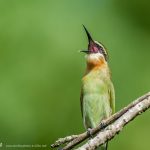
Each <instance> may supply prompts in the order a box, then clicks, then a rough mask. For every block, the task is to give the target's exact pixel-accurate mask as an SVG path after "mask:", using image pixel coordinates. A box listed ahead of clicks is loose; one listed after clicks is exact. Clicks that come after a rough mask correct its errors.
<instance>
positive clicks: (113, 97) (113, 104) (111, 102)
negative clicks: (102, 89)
mask: <svg viewBox="0 0 150 150" xmlns="http://www.w3.org/2000/svg"><path fill="white" fill-rule="evenodd" d="M110 107H111V109H112V114H114V113H115V90H114V86H113V83H112V82H111V84H110Z"/></svg>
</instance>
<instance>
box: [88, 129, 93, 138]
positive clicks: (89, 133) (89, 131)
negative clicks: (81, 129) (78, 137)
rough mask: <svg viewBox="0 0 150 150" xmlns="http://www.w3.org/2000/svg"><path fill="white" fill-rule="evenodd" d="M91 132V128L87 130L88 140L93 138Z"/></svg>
mask: <svg viewBox="0 0 150 150" xmlns="http://www.w3.org/2000/svg"><path fill="white" fill-rule="evenodd" d="M91 130H92V129H91V128H88V129H87V134H88V135H89V136H90V138H93V134H92V132H91Z"/></svg>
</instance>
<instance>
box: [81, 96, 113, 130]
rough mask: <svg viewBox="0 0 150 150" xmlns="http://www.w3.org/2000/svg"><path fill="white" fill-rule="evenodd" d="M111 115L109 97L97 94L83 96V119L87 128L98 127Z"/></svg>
mask: <svg viewBox="0 0 150 150" xmlns="http://www.w3.org/2000/svg"><path fill="white" fill-rule="evenodd" d="M110 115H111V108H110V103H109V96H108V95H107V94H104V95H100V94H96V93H93V94H92V93H90V94H85V95H84V96H83V119H84V125H85V127H86V128H93V127H96V126H97V125H98V124H99V123H100V122H101V120H103V119H105V118H107V117H109V116H110Z"/></svg>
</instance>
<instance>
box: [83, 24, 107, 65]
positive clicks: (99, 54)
mask: <svg viewBox="0 0 150 150" xmlns="http://www.w3.org/2000/svg"><path fill="white" fill-rule="evenodd" d="M83 27H84V29H85V32H86V34H87V37H88V42H89V43H88V49H87V50H81V52H84V53H86V54H87V55H86V58H87V61H88V62H90V63H98V62H99V61H104V62H107V57H108V55H107V52H106V49H105V47H104V46H103V45H102V44H101V43H99V42H97V41H94V40H93V39H92V37H91V35H90V33H89V32H88V30H87V29H86V28H85V26H84V25H83Z"/></svg>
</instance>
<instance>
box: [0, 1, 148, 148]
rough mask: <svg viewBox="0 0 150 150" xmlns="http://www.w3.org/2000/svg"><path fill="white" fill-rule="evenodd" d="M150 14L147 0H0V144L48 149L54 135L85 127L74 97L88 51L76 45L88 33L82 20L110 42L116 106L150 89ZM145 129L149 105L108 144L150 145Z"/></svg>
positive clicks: (82, 43)
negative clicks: (85, 53) (85, 51)
mask: <svg viewBox="0 0 150 150" xmlns="http://www.w3.org/2000/svg"><path fill="white" fill-rule="evenodd" d="M149 16H150V1H148V0H142V1H141V0H137V1H134V0H126V1H120V0H111V1H106V0H93V1H91V0H82V1H81V0H75V1H73V0H62V1H58V0H22V1H20V0H13V1H11V0H7V1H6V0H0V143H1V142H2V143H3V147H2V149H5V145H6V144H47V148H45V149H50V144H51V143H52V142H54V141H55V140H56V139H57V138H58V137H63V136H66V135H70V134H77V133H80V132H83V131H84V128H83V124H82V118H81V113H80V102H79V97H80V85H81V78H82V75H83V73H84V70H85V59H84V54H81V53H79V52H78V51H79V50H81V49H85V48H87V38H86V34H85V32H84V30H83V27H82V24H84V25H85V26H86V27H87V29H88V30H89V31H90V33H91V34H92V36H93V38H94V39H96V40H98V41H101V42H102V43H103V44H104V45H105V46H106V47H107V49H108V52H109V65H110V67H111V71H112V79H113V82H114V86H115V91H116V109H117V110H119V109H121V108H122V107H123V106H125V105H127V104H128V103H129V102H131V101H132V100H134V99H135V98H137V97H138V96H141V95H142V94H144V93H146V92H148V91H150V19H149ZM149 132H150V112H149V111H148V112H146V113H144V114H143V115H142V116H140V117H138V118H137V119H136V120H135V121H133V122H132V123H130V124H129V125H128V126H127V127H125V128H124V130H123V131H122V132H121V133H120V134H119V135H118V136H116V138H115V139H113V140H112V141H111V142H110V144H109V149H111V150H116V149H122V150H126V149H136V150H141V149H143V150H146V149H149V138H150V134H149ZM7 149H8V148H7ZM14 149H15V148H14ZM22 149H23V148H22ZM27 149H30V148H27ZM36 149H37V148H36Z"/></svg>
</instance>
